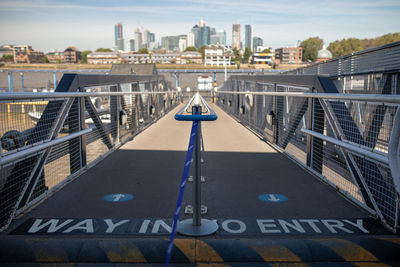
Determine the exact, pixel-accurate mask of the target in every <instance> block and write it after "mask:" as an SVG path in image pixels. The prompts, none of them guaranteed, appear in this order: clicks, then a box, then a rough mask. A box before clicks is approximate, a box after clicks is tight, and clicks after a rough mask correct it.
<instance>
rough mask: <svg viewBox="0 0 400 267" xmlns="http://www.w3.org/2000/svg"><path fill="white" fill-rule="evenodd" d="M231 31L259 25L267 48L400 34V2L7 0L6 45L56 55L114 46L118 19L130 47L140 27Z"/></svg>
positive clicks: (1, 28) (162, 31)
mask: <svg viewBox="0 0 400 267" xmlns="http://www.w3.org/2000/svg"><path fill="white" fill-rule="evenodd" d="M201 18H202V19H203V20H204V21H205V22H206V25H208V26H211V27H215V28H217V29H225V30H226V32H227V39H228V44H230V42H231V39H232V24H233V23H240V24H242V26H241V28H242V34H241V38H242V39H244V25H245V24H251V25H253V36H259V37H261V38H262V39H263V40H264V46H268V47H273V48H278V47H284V46H295V45H296V44H297V42H298V41H301V40H305V39H307V38H308V37H314V36H319V37H320V38H322V39H323V40H324V42H325V44H326V45H328V44H329V43H330V42H333V41H335V40H338V39H343V38H349V37H357V38H373V37H377V36H380V35H383V34H386V33H389V32H400V1H399V0H382V1H381V0H330V1H326V0H319V1H314V0H313V1H312V0H298V1H295V0H274V1H271V0H246V1H243V0H240V1H237V0H171V1H166V0H165V1H164V0H121V1H119V0H115V1H104V0H35V1H32V0H0V45H2V44H14V45H17V44H28V45H32V47H33V48H34V49H35V50H39V51H44V52H49V51H51V50H53V49H57V50H64V49H65V48H66V47H67V46H75V47H77V48H78V49H79V50H81V51H83V50H95V49H96V48H99V47H108V48H112V47H113V46H114V24H115V23H122V24H123V30H124V39H125V47H128V40H129V39H131V38H133V32H134V31H135V29H136V28H138V27H139V28H145V29H149V30H150V31H151V32H154V33H155V34H156V40H160V39H161V37H162V36H167V35H178V34H186V33H188V32H189V31H190V29H191V28H192V27H193V26H194V25H195V24H198V23H199V20H200V19H201Z"/></svg>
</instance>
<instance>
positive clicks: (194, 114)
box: [165, 93, 218, 266]
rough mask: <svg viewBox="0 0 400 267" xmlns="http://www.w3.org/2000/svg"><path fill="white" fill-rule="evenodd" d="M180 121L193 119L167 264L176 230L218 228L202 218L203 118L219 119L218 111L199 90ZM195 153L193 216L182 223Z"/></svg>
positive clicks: (207, 231)
mask: <svg viewBox="0 0 400 267" xmlns="http://www.w3.org/2000/svg"><path fill="white" fill-rule="evenodd" d="M175 119H176V120H178V121H193V124H192V130H191V132H190V138H189V145H188V150H187V153H186V160H185V164H184V168H183V173H182V178H181V183H180V188H179V195H178V200H177V203H176V209H175V214H174V220H173V224H172V231H171V236H170V241H169V244H168V249H167V255H166V257H165V266H168V264H169V261H170V259H171V255H172V248H173V246H174V239H175V233H176V231H178V232H179V233H181V234H183V235H187V236H207V235H210V234H213V233H215V232H216V231H217V230H218V224H217V222H216V221H211V220H208V219H201V155H200V154H201V121H214V120H216V119H217V115H216V114H215V112H214V111H213V110H212V109H211V108H210V107H209V106H208V105H207V103H206V101H205V100H204V99H203V98H202V97H201V95H200V93H196V94H195V95H194V96H193V97H192V98H191V99H190V100H189V102H188V103H187V105H186V106H185V107H183V108H182V109H181V110H180V111H179V112H178V113H177V114H176V115H175ZM193 153H194V158H193V161H194V180H193V182H194V190H193V218H192V219H187V220H184V221H181V222H178V220H179V214H180V211H181V210H182V200H183V195H184V192H185V188H186V184H187V181H188V174H189V169H190V165H191V161H192V155H193Z"/></svg>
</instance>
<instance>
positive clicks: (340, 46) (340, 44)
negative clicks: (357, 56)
mask: <svg viewBox="0 0 400 267" xmlns="http://www.w3.org/2000/svg"><path fill="white" fill-rule="evenodd" d="M362 49H363V48H362V43H361V40H360V39H357V38H348V39H342V40H340V41H339V40H337V41H334V42H332V43H330V44H329V46H328V50H329V51H331V53H332V56H333V57H340V56H344V55H348V54H351V53H354V52H357V51H361V50H362Z"/></svg>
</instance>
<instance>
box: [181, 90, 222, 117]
mask: <svg viewBox="0 0 400 267" xmlns="http://www.w3.org/2000/svg"><path fill="white" fill-rule="evenodd" d="M196 97H197V101H198V103H196V105H200V102H201V105H203V106H204V107H205V109H204V110H206V112H205V113H204V114H195V115H194V114H192V113H189V112H190V111H188V108H189V107H190V106H191V105H192V104H194V103H193V102H194V101H195V100H196ZM217 118H218V116H217V114H216V113H215V112H214V110H213V109H211V108H210V106H209V105H208V104H207V102H206V101H205V100H204V99H203V98H202V97H201V96H200V94H199V93H197V94H196V95H194V96H193V97H192V98H191V99H190V100H189V102H188V103H187V104H186V105H185V107H183V108H182V109H181V110H180V111H178V113H176V114H175V120H178V121H215V120H216V119H217Z"/></svg>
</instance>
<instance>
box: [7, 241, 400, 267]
mask: <svg viewBox="0 0 400 267" xmlns="http://www.w3.org/2000/svg"><path fill="white" fill-rule="evenodd" d="M167 247H168V239H155V238H138V239H132V238H126V239H117V238H112V237H110V238H90V239H88V238H81V237H77V238H67V239H65V238H42V237H41V238H27V239H25V238H23V237H10V236H8V237H2V238H1V240H0V251H1V252H2V253H1V254H0V262H2V263H28V262H39V263H66V262H74V263H81V262H83V263H85V262H91V263H162V262H164V259H165V252H166V250H167ZM399 251H400V238H399V237H397V236H396V237H393V236H373V237H352V238H342V237H318V238H306V239H304V238H301V237H298V238H290V239H288V238H265V239H250V238H249V239H215V238H214V239H212V238H205V239H192V238H188V239H186V238H180V239H176V240H175V242H174V247H173V250H172V256H171V263H222V262H225V263H228V262H231V263H234V262H242V263H245V262H268V263H280V262H285V263H300V262H302V263H307V262H308V263H312V262H380V263H382V262H388V263H393V262H400V254H399V253H398V252H399Z"/></svg>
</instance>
